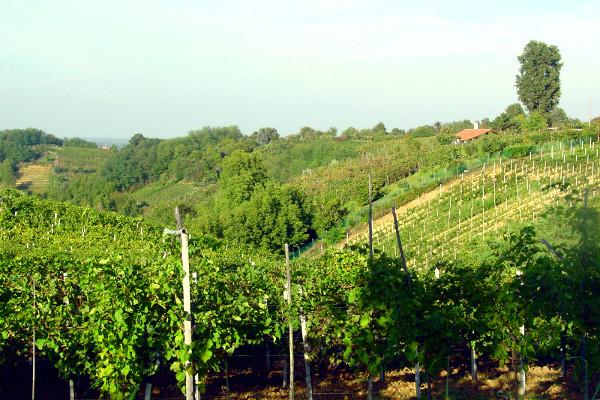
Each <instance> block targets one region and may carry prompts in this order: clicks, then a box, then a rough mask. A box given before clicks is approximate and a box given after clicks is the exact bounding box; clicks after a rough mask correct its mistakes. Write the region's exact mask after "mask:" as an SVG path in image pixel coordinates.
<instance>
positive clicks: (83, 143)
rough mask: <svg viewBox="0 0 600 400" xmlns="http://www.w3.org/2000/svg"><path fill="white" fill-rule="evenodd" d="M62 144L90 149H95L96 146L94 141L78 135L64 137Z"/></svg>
mask: <svg viewBox="0 0 600 400" xmlns="http://www.w3.org/2000/svg"><path fill="white" fill-rule="evenodd" d="M62 145H63V146H66V147H86V148H90V149H95V148H96V147H98V145H97V144H96V143H94V142H90V141H89V140H85V139H81V138H78V137H75V138H71V139H65V140H63V143H62Z"/></svg>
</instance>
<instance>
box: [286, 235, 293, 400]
mask: <svg viewBox="0 0 600 400" xmlns="http://www.w3.org/2000/svg"><path fill="white" fill-rule="evenodd" d="M285 275H286V286H287V303H288V306H291V305H292V278H291V273H290V250H289V247H288V244H287V243H286V244H285ZM288 337H289V350H290V392H289V398H290V400H293V399H294V327H293V325H292V321H288Z"/></svg>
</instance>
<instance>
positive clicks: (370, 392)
mask: <svg viewBox="0 0 600 400" xmlns="http://www.w3.org/2000/svg"><path fill="white" fill-rule="evenodd" d="M369 259H370V260H372V259H373V184H372V181H371V173H370V172H369ZM372 313H373V312H372V311H371V314H372ZM369 358H370V357H369ZM369 361H370V359H369ZM367 386H368V395H367V396H368V399H369V400H373V374H371V373H369V378H368V382H367Z"/></svg>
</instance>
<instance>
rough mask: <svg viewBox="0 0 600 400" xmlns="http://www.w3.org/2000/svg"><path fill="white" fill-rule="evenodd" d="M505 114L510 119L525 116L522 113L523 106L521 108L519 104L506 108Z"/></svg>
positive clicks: (523, 112)
mask: <svg viewBox="0 0 600 400" xmlns="http://www.w3.org/2000/svg"><path fill="white" fill-rule="evenodd" d="M505 113H506V114H508V115H509V116H510V117H516V116H517V115H523V114H525V111H523V106H521V105H520V104H519V103H514V104H511V105H510V106H508V107H506V111H505Z"/></svg>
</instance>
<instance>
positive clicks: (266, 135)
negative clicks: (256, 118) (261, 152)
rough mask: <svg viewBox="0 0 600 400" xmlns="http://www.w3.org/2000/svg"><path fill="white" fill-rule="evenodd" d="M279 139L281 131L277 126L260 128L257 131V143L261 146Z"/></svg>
mask: <svg viewBox="0 0 600 400" xmlns="http://www.w3.org/2000/svg"><path fill="white" fill-rule="evenodd" d="M277 139H279V132H277V129H275V128H260V129H259V130H258V132H257V133H256V144H258V145H259V146H262V145H265V144H268V143H270V142H272V141H274V140H277Z"/></svg>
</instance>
